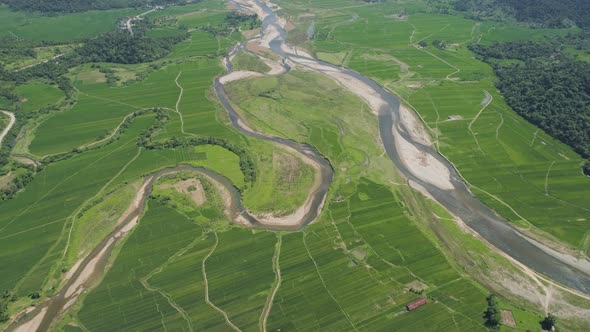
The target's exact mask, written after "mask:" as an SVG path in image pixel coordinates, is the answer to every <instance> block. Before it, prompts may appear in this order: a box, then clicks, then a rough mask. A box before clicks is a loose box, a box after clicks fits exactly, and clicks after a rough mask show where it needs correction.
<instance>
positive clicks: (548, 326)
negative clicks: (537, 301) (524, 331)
mask: <svg viewBox="0 0 590 332" xmlns="http://www.w3.org/2000/svg"><path fill="white" fill-rule="evenodd" d="M556 323H557V317H555V316H553V314H549V315H547V317H545V319H543V320H542V321H541V327H542V328H543V330H545V331H555V330H556V327H555V324H556Z"/></svg>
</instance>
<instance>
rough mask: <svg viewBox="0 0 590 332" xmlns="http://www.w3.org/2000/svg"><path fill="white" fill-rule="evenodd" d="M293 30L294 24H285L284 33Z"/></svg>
mask: <svg viewBox="0 0 590 332" xmlns="http://www.w3.org/2000/svg"><path fill="white" fill-rule="evenodd" d="M295 28H296V26H295V24H293V23H291V22H287V24H285V30H286V31H292V30H295Z"/></svg>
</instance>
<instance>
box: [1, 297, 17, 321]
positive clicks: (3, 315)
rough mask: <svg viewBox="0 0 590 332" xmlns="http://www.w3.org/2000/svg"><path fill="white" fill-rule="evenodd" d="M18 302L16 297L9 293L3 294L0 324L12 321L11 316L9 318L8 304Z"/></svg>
mask: <svg viewBox="0 0 590 332" xmlns="http://www.w3.org/2000/svg"><path fill="white" fill-rule="evenodd" d="M16 300H17V297H16V295H14V294H12V293H10V292H9V291H4V293H2V298H0V323H4V322H6V321H8V319H10V316H8V303H9V302H16Z"/></svg>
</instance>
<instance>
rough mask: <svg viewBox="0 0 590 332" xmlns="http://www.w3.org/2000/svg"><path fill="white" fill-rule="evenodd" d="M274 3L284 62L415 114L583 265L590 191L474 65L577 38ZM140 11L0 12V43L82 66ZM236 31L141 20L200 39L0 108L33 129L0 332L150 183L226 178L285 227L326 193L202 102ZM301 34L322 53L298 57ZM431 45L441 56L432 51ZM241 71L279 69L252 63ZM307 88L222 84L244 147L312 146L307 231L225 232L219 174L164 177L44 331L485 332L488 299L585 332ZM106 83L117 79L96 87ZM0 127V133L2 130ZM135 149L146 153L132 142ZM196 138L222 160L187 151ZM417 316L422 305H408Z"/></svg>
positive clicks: (573, 300)
mask: <svg viewBox="0 0 590 332" xmlns="http://www.w3.org/2000/svg"><path fill="white" fill-rule="evenodd" d="M276 3H277V5H279V6H280V7H281V9H280V11H279V13H280V15H281V16H282V17H285V18H287V19H288V20H289V22H291V23H293V24H294V27H290V28H289V29H288V30H289V32H288V35H287V39H288V40H289V41H290V42H291V43H294V44H297V47H300V48H302V49H305V50H306V51H308V52H309V53H310V54H313V55H314V56H315V57H317V58H318V59H320V60H323V61H326V62H331V63H334V64H337V65H341V66H344V67H347V68H350V69H352V70H355V71H358V72H360V73H362V74H363V75H366V76H368V77H370V78H372V79H373V80H375V81H376V82H378V83H379V84H381V85H383V86H385V87H386V88H387V89H389V90H391V91H392V92H393V93H395V94H396V95H398V96H399V97H400V99H401V100H402V102H403V103H404V104H406V105H407V106H408V107H409V108H410V109H412V110H414V111H415V112H416V113H417V114H418V115H419V118H420V119H421V120H422V121H423V122H424V125H425V126H426V127H427V128H428V131H429V133H430V135H431V137H432V140H433V144H434V146H435V147H436V149H438V150H439V151H440V152H441V153H442V154H443V155H444V156H445V157H447V158H448V159H449V160H450V161H451V162H452V163H453V164H454V165H455V166H456V167H457V169H458V171H459V172H460V174H461V175H462V176H463V177H464V178H465V180H466V181H467V182H468V184H469V186H470V188H471V190H472V192H473V193H474V194H475V195H476V196H477V197H478V198H480V199H481V200H482V201H483V202H484V203H485V204H487V205H489V206H490V207H492V208H493V209H494V210H495V211H497V212H498V213H499V214H500V215H502V216H503V217H505V218H507V219H508V220H509V221H510V222H512V223H514V225H516V226H518V227H519V228H520V229H522V231H523V232H524V233H526V234H528V235H531V236H534V237H535V238H536V239H541V240H542V241H548V242H550V243H552V244H554V246H566V247H567V248H568V249H572V250H575V251H577V252H578V253H580V255H581V256H584V255H587V254H590V227H589V224H588V223H589V222H590V206H589V205H588V199H587V197H588V192H589V189H590V178H588V177H586V176H584V175H583V174H582V172H581V169H580V163H581V162H582V158H581V157H580V156H579V155H577V154H576V153H575V152H573V151H572V149H571V148H569V147H568V146H566V145H564V144H562V143H560V142H559V141H556V140H555V139H552V138H551V137H550V136H548V135H547V134H546V133H544V132H543V131H541V130H539V129H538V128H536V127H535V126H533V125H532V124H530V123H528V122H527V121H526V120H524V119H523V118H521V117H520V116H518V115H517V114H516V113H515V112H514V111H512V110H511V109H510V107H509V106H508V105H507V104H506V102H505V101H504V100H503V97H502V95H501V94H500V93H499V91H498V90H497V88H496V86H495V79H496V78H495V76H494V72H493V70H492V68H491V67H490V66H489V65H487V64H485V63H483V62H481V61H479V60H477V59H476V58H475V55H474V54H473V53H471V52H470V51H469V50H468V48H467V45H468V44H469V43H482V44H491V43H493V42H496V41H509V40H521V39H527V40H529V39H530V40H533V39H534V40H544V39H545V38H546V37H547V36H548V35H549V36H558V35H564V34H567V33H568V32H572V31H577V29H576V28H568V29H530V28H527V27H525V26H522V25H518V26H516V25H514V24H511V23H506V22H504V23H500V22H492V21H474V20H470V19H467V18H464V17H462V16H460V15H455V14H452V15H450V14H449V15H444V14H438V13H433V12H431V11H429V7H428V3H427V1H422V0H420V1H411V2H405V1H385V2H378V3H372V2H364V1H356V0H338V1H336V0H309V1H307V0H306V1H302V0H289V1H286V0H278V1H276ZM145 10H146V9H145V8H137V9H122V10H108V11H96V12H95V11H90V12H83V13H75V14H63V15H62V14H60V15H53V16H45V15H41V14H37V13H21V12H14V11H11V10H10V9H8V7H7V6H0V37H2V36H3V37H6V36H8V37H9V36H13V37H15V38H23V39H30V40H36V41H39V40H46V41H52V42H55V43H58V42H60V43H64V45H70V46H68V47H73V46H72V45H77V44H76V41H78V40H80V39H83V38H88V37H92V36H95V35H97V34H99V33H103V32H107V31H111V30H112V29H113V28H115V24H116V22H117V20H118V19H119V18H121V17H124V16H130V15H136V14H138V13H141V12H145ZM229 12H230V9H228V7H227V4H226V2H223V1H219V0H205V1H201V2H195V3H187V4H184V5H178V6H177V5H173V6H168V7H166V8H164V9H162V10H157V11H154V12H152V13H150V14H147V15H146V17H148V18H149V19H151V20H153V21H150V24H151V23H153V26H152V25H150V29H149V30H148V31H147V35H148V36H149V37H153V38H165V37H170V36H176V35H179V34H180V33H185V32H187V31H188V33H189V34H190V36H189V37H188V38H187V39H186V40H183V41H181V42H179V43H178V44H176V45H175V46H174V47H173V49H172V51H171V52H170V54H169V55H167V56H166V57H163V58H162V59H159V60H155V61H153V62H149V63H142V64H133V65H128V64H113V63H97V64H93V63H85V64H80V65H78V64H77V63H76V65H75V66H73V68H71V69H70V70H69V72H68V73H67V74H66V76H67V77H68V78H69V79H71V81H72V83H73V87H74V89H73V90H74V92H73V93H72V94H71V95H72V97H71V98H70V97H68V99H66V95H65V94H64V92H63V91H62V90H60V89H59V88H58V87H57V85H55V84H52V83H50V82H49V81H45V80H33V81H30V82H28V83H26V84H22V85H20V86H18V87H17V88H16V90H15V93H16V95H17V96H18V99H19V101H18V102H15V103H14V104H10V102H9V101H8V99H6V100H5V104H6V106H7V107H8V106H11V107H12V106H14V108H13V109H14V110H15V112H17V115H18V116H19V121H22V128H23V129H19V130H21V131H20V133H19V136H18V139H17V142H16V144H15V147H14V149H13V151H12V152H11V153H12V157H15V158H13V159H11V160H10V163H8V164H7V165H8V166H7V167H12V165H13V164H16V165H19V166H18V168H15V170H16V171H15V172H14V173H11V174H9V175H10V178H9V177H8V176H7V177H3V176H4V175H5V174H3V176H0V187H2V186H5V185H7V184H8V182H9V181H11V180H12V179H13V178H14V177H17V176H21V175H23V174H34V175H31V178H30V182H28V183H26V185H25V186H24V188H23V189H22V190H20V191H19V192H18V193H16V195H15V196H14V198H11V199H7V200H4V201H0V292H3V291H5V290H6V291H8V293H10V295H11V296H12V295H15V299H14V301H12V302H9V303H8V302H7V312H8V313H9V314H10V317H11V318H12V317H15V315H16V314H18V313H19V312H21V311H22V310H25V309H26V308H28V307H30V306H34V305H39V304H40V303H41V301H46V300H48V299H50V298H51V297H52V296H54V295H55V294H57V293H58V292H59V291H60V289H61V288H62V287H63V285H64V284H65V283H66V282H67V281H66V277H65V276H66V275H67V273H68V272H70V271H75V268H76V263H77V262H79V261H81V260H82V259H83V258H84V257H85V256H86V255H87V254H88V253H90V252H92V251H93V250H94V249H95V248H96V247H97V246H98V245H99V244H100V243H101V242H102V241H104V240H105V239H106V238H107V237H108V236H109V234H112V232H113V230H114V229H115V228H116V227H118V222H119V221H121V220H122V219H121V216H124V215H125V214H126V211H131V210H133V208H134V204H137V203H134V202H135V199H136V195H137V194H138V193H140V192H142V191H141V189H140V188H141V187H142V185H143V183H144V181H145V180H146V179H149V178H150V177H149V176H150V175H152V174H155V173H156V172H159V171H162V170H165V169H169V168H173V167H176V166H180V165H192V166H195V167H200V168H205V169H207V170H209V171H212V172H214V173H217V174H218V176H221V177H223V178H225V179H227V180H229V181H230V182H231V185H228V186H227V187H226V188H225V191H228V190H227V188H229V189H232V190H233V191H232V193H234V192H237V194H239V196H240V198H241V204H242V205H243V208H244V209H247V210H248V211H249V212H251V213H254V214H259V215H264V216H267V215H269V216H274V217H283V216H287V215H289V214H293V213H294V212H295V211H297V210H298V208H299V207H301V206H302V205H303V204H304V202H305V201H306V199H307V197H308V196H309V195H310V188H313V185H314V184H315V181H317V174H316V172H317V169H316V168H315V167H314V165H311V164H310V163H309V161H308V160H307V159H306V158H304V157H303V156H300V155H299V154H297V153H294V152H293V151H291V150H289V149H286V148H282V147H281V145H280V144H275V143H271V142H269V141H266V140H260V139H256V138H254V137H251V136H248V135H244V134H242V133H241V132H239V131H237V130H235V129H234V128H233V126H232V124H231V123H230V119H229V117H228V114H227V113H226V111H225V109H224V108H223V107H222V106H221V105H220V103H219V101H218V98H217V96H216V94H215V90H214V89H213V82H214V79H215V78H216V77H218V76H219V75H222V74H223V67H222V63H221V61H222V58H223V56H225V54H227V51H228V48H229V47H231V46H233V45H235V44H236V43H237V42H240V41H244V40H245V39H246V37H244V36H243V35H242V33H241V31H239V29H235V31H234V30H232V31H231V32H230V33H228V34H227V35H221V34H217V35H216V34H214V33H212V32H210V31H211V30H210V31H209V32H208V31H207V29H206V28H207V27H219V26H221V25H222V23H224V22H225V20H226V17H227V15H228V13H229ZM311 24H314V31H315V37H314V38H313V39H308V38H307V37H306V36H307V30H308V27H309V26H310V25H311ZM3 34H4V35H3ZM245 35H246V34H245ZM433 40H442V41H444V42H446V43H447V45H449V46H448V47H447V49H445V50H441V49H438V48H436V47H434V46H433V45H432V41H433ZM420 42H426V46H424V44H422V45H423V46H420V44H419V43H420ZM254 48H256V46H254ZM68 51H71V49H70V48H68ZM233 65H234V69H235V70H244V71H255V72H258V73H266V72H267V71H269V70H270V67H269V66H268V65H267V64H265V63H264V61H262V60H260V59H258V58H257V57H256V56H254V55H253V54H252V53H248V52H246V51H243V52H242V53H239V54H238V55H237V56H236V57H235V58H234V60H233ZM105 69H107V70H110V71H105ZM300 69H301V68H297V67H295V68H294V69H293V70H291V71H289V72H288V73H286V74H283V75H278V76H264V75H259V77H253V78H248V79H241V80H237V81H233V82H229V83H227V84H225V85H224V86H225V90H226V92H227V95H228V97H229V99H230V101H231V104H232V106H233V107H234V108H235V109H236V111H237V113H239V115H240V117H241V119H242V120H243V122H244V124H245V125H246V126H248V127H249V128H252V130H253V131H256V132H259V133H264V134H267V135H272V136H276V137H280V138H285V139H290V140H292V141H295V142H298V143H304V144H308V145H310V146H311V147H313V148H314V149H316V150H317V151H318V152H319V154H321V155H322V156H324V157H326V158H327V159H328V160H329V163H330V166H331V167H332V170H333V173H334V177H333V181H332V183H331V186H330V188H329V191H328V194H327V196H326V199H325V201H324V202H323V203H322V206H321V210H320V213H319V216H318V218H317V219H316V220H314V221H313V222H312V223H310V224H309V225H306V226H305V227H302V228H300V229H295V228H294V227H293V229H292V230H289V231H287V230H283V229H284V228H280V229H281V231H275V230H269V229H267V228H265V227H264V226H262V225H258V224H257V225H248V227H246V226H245V225H244V224H243V223H242V224H240V223H238V221H239V220H240V219H239V218H237V217H238V214H241V213H243V212H244V211H238V212H235V211H236V210H238V209H235V210H232V208H235V206H233V205H232V206H231V207H230V206H229V205H230V204H231V203H233V201H232V199H233V198H234V196H231V197H230V194H228V193H227V192H225V191H224V190H222V189H220V188H219V185H218V183H217V182H215V181H213V180H212V178H214V177H209V176H206V175H205V174H206V173H203V172H200V171H197V170H182V171H180V172H176V173H173V174H166V175H164V176H162V177H160V178H159V179H157V180H156V181H155V182H154V184H153V187H150V188H149V189H148V190H147V191H146V192H145V197H147V198H146V203H145V208H144V210H143V211H142V212H141V214H140V215H139V218H138V219H137V221H138V222H137V224H136V225H135V224H134V223H133V222H132V223H130V224H129V225H132V226H134V228H133V229H132V230H131V231H130V232H129V233H128V234H127V235H125V237H122V238H121V240H120V241H119V242H117V243H116V244H115V245H114V249H113V251H112V255H111V256H110V257H109V258H108V262H106V263H105V265H106V267H104V269H103V270H102V271H101V273H98V274H97V275H98V276H99V277H97V278H95V279H93V280H92V282H91V285H90V286H88V287H86V288H85V289H84V291H83V292H82V293H81V294H82V295H81V296H80V297H79V299H78V300H77V302H76V303H74V304H73V305H72V306H71V307H69V308H68V310H67V312H65V313H64V314H63V315H60V316H58V317H57V319H55V322H54V325H53V326H52V328H51V331H64V332H69V331H231V330H234V331H264V332H266V331H469V332H471V331H482V332H483V331H488V327H486V325H485V319H484V317H483V313H484V311H485V310H486V307H487V302H486V297H487V296H488V295H490V294H496V295H497V297H498V298H499V302H500V307H501V308H502V309H505V310H509V311H510V312H512V314H513V315H514V319H515V322H516V324H517V326H516V327H514V328H512V327H509V326H507V325H506V324H504V325H501V327H500V328H499V331H529V330H530V331H537V330H539V326H540V325H539V321H540V320H542V319H543V317H544V315H545V314H546V313H547V312H549V311H548V310H549V309H552V310H555V309H557V310H562V309H563V307H560V305H563V306H564V307H566V308H570V307H567V306H570V305H571V308H575V310H578V311H576V315H577V314H578V313H579V316H580V317H577V316H576V315H571V316H565V317H560V318H559V322H560V328H562V327H563V329H562V331H569V330H572V331H576V330H584V329H585V328H586V327H587V325H588V323H587V321H586V320H585V318H584V317H585V316H584V315H585V314H586V313H587V312H589V311H588V310H590V304H588V303H587V301H585V300H582V298H581V297H577V296H574V295H572V294H570V293H567V292H565V291H563V290H562V289H559V288H558V287H554V288H552V287H553V286H547V285H549V283H547V282H545V281H538V282H537V283H534V282H533V281H532V280H533V278H534V277H530V275H527V274H526V273H525V272H523V271H522V270H521V269H519V268H517V267H516V266H515V265H514V264H512V263H510V261H509V260H508V259H507V258H506V257H504V256H502V254H501V253H498V252H497V251H494V250H493V248H490V247H488V246H487V245H486V244H485V243H484V242H483V241H481V239H480V238H479V237H476V236H473V234H472V233H470V232H469V230H468V229H467V228H466V227H464V226H463V225H462V224H461V223H460V222H458V221H457V220H455V219H454V218H453V217H452V216H451V215H450V214H449V213H448V212H447V211H446V210H444V209H443V208H442V207H441V206H439V205H438V204H437V203H436V202H434V201H432V200H430V199H428V198H427V197H425V196H423V195H421V194H420V193H419V192H418V191H415V190H413V189H412V188H411V187H410V185H409V184H408V183H407V181H406V180H405V179H404V178H402V177H401V176H400V175H399V174H398V172H397V171H396V169H395V168H394V166H393V165H392V163H391V160H390V159H389V158H388V157H387V155H386V152H385V151H384V149H383V146H382V142H381V138H380V135H379V127H378V126H379V123H378V121H379V120H378V118H377V116H375V114H374V113H373V112H372V111H371V109H370V108H369V106H368V105H367V104H366V103H365V102H364V101H363V100H361V99H360V98H358V97H356V96H355V95H354V94H352V93H351V92H350V91H347V90H346V89H345V88H344V87H342V86H341V85H339V84H337V83H336V82H334V81H333V80H331V79H329V78H327V77H326V76H323V75H320V74H316V73H313V72H311V71H309V70H300ZM105 73H109V74H105ZM109 75H111V76H109ZM112 75H114V76H115V77H117V78H118V81H117V82H115V83H113V82H110V83H109V82H108V80H107V78H109V79H110V80H112V78H113V77H112ZM68 96H70V95H69V94H68ZM2 100H3V99H2V97H0V106H2V107H3V108H4V104H2V103H3V101H2ZM6 109H8V108H6ZM11 109H12V108H11ZM138 111H146V112H143V113H141V114H139V113H137V114H139V115H137V114H134V112H138ZM18 112H20V113H18ZM160 117H162V118H165V119H164V120H162V119H161V118H160ZM129 119H132V120H131V121H129ZM7 122H8V118H7V117H5V116H3V115H2V114H0V130H1V129H2V128H3V127H4V126H5V125H6V124H7ZM20 124H21V123H19V125H20ZM150 135H152V136H150ZM146 137H147V139H148V140H151V141H150V143H154V145H148V144H143V143H142V142H145V140H144V139H146ZM195 138H216V139H218V141H212V140H208V141H206V143H207V144H203V143H202V142H203V140H201V141H199V143H190V144H193V145H190V144H186V143H185V144H182V142H186V141H188V139H195ZM183 139H184V141H183ZM177 143H178V144H177ZM157 144H160V145H157ZM196 144H199V145H196ZM18 158H20V159H18ZM249 167H252V168H253V169H254V174H255V179H254V180H252V179H249V176H250V174H251V173H248V171H249V170H251V169H252V168H249ZM187 169H188V168H187ZM27 172H28V173H27ZM160 174H161V173H160ZM27 180H29V179H27ZM188 180H190V181H192V182H190V181H188ZM2 181H4V183H3V182H2ZM187 181H188V182H187ZM232 185H233V187H234V188H232V187H231V186H232ZM183 186H184V187H183ZM228 192H229V191H228ZM235 205H238V206H239V205H240V204H235ZM269 228H270V227H269ZM287 229H290V228H287ZM117 230H118V229H117ZM101 269H102V266H101ZM85 286H86V285H85ZM545 287H548V288H545ZM539 289H549V291H547V292H546V293H541V292H540V291H539ZM519 292H520V293H519ZM33 295H39V296H33ZM6 298H8V297H6ZM420 298H425V299H426V300H427V303H426V304H425V305H424V306H421V307H419V308H417V309H416V310H411V311H410V310H408V309H407V308H406V306H407V305H408V304H409V303H411V302H413V301H415V300H417V299H420ZM0 301H4V300H3V299H2V300H0ZM544 301H547V303H545V302H544ZM3 303H4V302H0V309H2V310H4V309H3V308H2V307H1V305H2V304H3ZM544 306H546V308H544ZM572 310H573V309H572ZM0 311H1V310H0ZM562 312H563V311H562ZM0 313H1V312H0ZM0 317H1V315H0ZM3 324H4V322H0V329H4V328H5V327H7V326H8V325H3ZM10 328H12V327H10ZM10 328H9V329H10Z"/></svg>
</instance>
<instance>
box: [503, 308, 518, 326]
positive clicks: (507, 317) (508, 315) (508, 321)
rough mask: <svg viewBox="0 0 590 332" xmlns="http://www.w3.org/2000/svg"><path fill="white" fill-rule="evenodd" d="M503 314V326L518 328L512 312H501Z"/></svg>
mask: <svg viewBox="0 0 590 332" xmlns="http://www.w3.org/2000/svg"><path fill="white" fill-rule="evenodd" d="M500 311H501V312H502V324H504V325H506V326H510V327H516V322H515V321H514V317H513V316H512V311H510V310H500Z"/></svg>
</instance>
